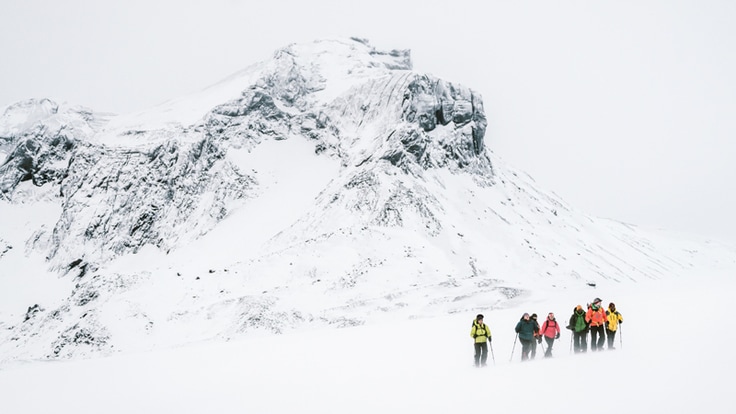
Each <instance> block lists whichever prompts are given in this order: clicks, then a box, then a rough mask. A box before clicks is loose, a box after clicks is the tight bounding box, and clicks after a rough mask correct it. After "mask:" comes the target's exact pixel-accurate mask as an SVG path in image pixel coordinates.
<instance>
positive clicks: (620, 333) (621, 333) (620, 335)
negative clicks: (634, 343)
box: [618, 324, 624, 349]
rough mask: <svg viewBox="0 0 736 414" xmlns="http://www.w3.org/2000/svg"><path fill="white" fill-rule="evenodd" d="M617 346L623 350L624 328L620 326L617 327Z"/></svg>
mask: <svg viewBox="0 0 736 414" xmlns="http://www.w3.org/2000/svg"><path fill="white" fill-rule="evenodd" d="M618 345H619V346H620V347H621V349H624V327H623V326H621V324H619V325H618Z"/></svg>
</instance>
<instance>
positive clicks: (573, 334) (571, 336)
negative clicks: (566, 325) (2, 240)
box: [570, 332, 575, 355]
mask: <svg viewBox="0 0 736 414" xmlns="http://www.w3.org/2000/svg"><path fill="white" fill-rule="evenodd" d="M574 336H575V333H574V332H573V333H572V335H570V355H572V338H573V337H574Z"/></svg>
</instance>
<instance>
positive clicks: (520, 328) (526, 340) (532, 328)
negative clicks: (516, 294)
mask: <svg viewBox="0 0 736 414" xmlns="http://www.w3.org/2000/svg"><path fill="white" fill-rule="evenodd" d="M601 302H602V301H601V299H600V298H595V299H594V300H593V302H592V303H590V304H588V309H587V310H584V309H583V307H582V306H581V305H578V306H576V307H575V309H574V310H573V313H572V316H570V321H569V322H568V324H567V326H566V328H567V329H569V330H571V331H572V335H573V336H572V338H571V339H572V346H573V348H574V350H575V353H580V352H587V351H588V332H590V349H591V350H592V351H599V350H600V351H602V350H603V345H604V343H605V342H606V338H607V339H608V345H607V348H608V349H609V350H613V349H616V348H615V347H614V346H613V345H614V340H615V338H616V332H618V330H619V325H620V324H622V323H623V322H624V318H623V316H621V313H620V312H619V311H617V310H616V305H615V304H614V303H613V302H611V303H609V304H608V309H604V308H603V306H602V303H601ZM515 331H516V338H517V339H518V340H519V342H521V360H522V361H527V360H529V359H534V358H535V357H536V355H537V344H540V345H541V344H542V339H544V341H545V342H546V344H547V346H546V349H545V346H544V345H542V349H543V350H544V357H545V358H550V357H552V346H553V345H554V342H555V340H557V339H560V332H561V329H560V325H559V324H558V323H557V320H556V319H555V314H554V313H553V312H550V313H549V314H547V318H546V319H545V320H544V322H543V323H542V325H541V326H540V325H539V322H538V321H537V314H536V313H533V314H531V315H529V313H524V315H523V316H522V317H521V320H519V322H518V323H517V324H516V328H515ZM470 336H471V337H472V338H473V341H474V346H475V366H476V367H484V366H486V363H487V360H488V344H490V343H491V331H490V329H488V325H486V324H485V323H483V315H480V314H479V315H478V316H476V317H475V320H474V321H473V326H472V327H471V328H470ZM514 349H516V339H515V340H514ZM491 350H493V348H491ZM513 357H514V353H513V350H512V351H511V358H512V359H513Z"/></svg>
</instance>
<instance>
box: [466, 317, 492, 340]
mask: <svg viewBox="0 0 736 414" xmlns="http://www.w3.org/2000/svg"><path fill="white" fill-rule="evenodd" d="M470 336H471V337H472V338H475V343H478V344H481V343H483V342H485V341H487V340H489V339H490V338H491V330H490V329H488V325H486V324H485V323H483V324H479V323H478V322H476V321H473V327H472V328H470Z"/></svg>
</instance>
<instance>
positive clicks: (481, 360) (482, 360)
mask: <svg viewBox="0 0 736 414" xmlns="http://www.w3.org/2000/svg"><path fill="white" fill-rule="evenodd" d="M470 336H471V337H472V338H473V346H474V347H475V366H476V367H485V366H486V361H487V360H488V343H487V342H491V330H490V329H488V325H486V324H485V323H483V315H480V314H479V315H478V316H476V317H475V320H474V321H473V325H472V327H471V328H470Z"/></svg>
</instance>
